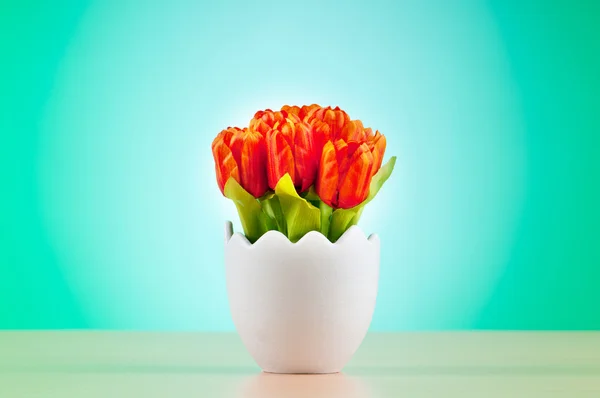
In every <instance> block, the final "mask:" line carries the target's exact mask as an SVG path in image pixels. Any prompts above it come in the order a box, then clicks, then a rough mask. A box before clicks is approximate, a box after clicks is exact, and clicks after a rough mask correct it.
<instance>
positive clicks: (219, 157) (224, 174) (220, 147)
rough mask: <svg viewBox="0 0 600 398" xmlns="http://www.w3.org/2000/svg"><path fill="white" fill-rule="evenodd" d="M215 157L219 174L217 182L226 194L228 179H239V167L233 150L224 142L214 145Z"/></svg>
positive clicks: (216, 169) (216, 170)
mask: <svg viewBox="0 0 600 398" xmlns="http://www.w3.org/2000/svg"><path fill="white" fill-rule="evenodd" d="M212 152H213V157H214V160H215V172H216V174H217V184H218V185H219V189H220V190H221V193H223V194H224V189H225V184H226V183H227V180H229V179H230V177H231V178H232V179H235V180H239V179H240V175H239V169H238V166H237V163H236V161H235V159H234V158H233V154H232V153H231V150H230V149H229V148H228V147H227V146H226V145H225V143H224V142H222V141H220V142H216V143H214V144H213V147H212Z"/></svg>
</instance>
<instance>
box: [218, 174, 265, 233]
mask: <svg viewBox="0 0 600 398" xmlns="http://www.w3.org/2000/svg"><path fill="white" fill-rule="evenodd" d="M223 191H224V193H225V197H227V198H229V199H231V200H232V201H233V203H234V204H235V207H236V208H237V211H238V214H239V216H240V221H241V223H242V228H243V229H244V234H245V235H246V238H247V239H248V240H249V241H250V242H252V243H254V242H256V241H257V240H258V238H260V237H261V236H262V235H263V234H264V233H265V232H267V231H268V230H270V229H275V228H276V224H275V221H274V220H273V219H271V218H270V217H269V216H267V214H265V213H264V212H263V209H262V207H261V205H260V202H259V201H258V199H256V198H255V197H254V196H252V195H251V194H250V193H248V192H247V191H246V190H245V189H244V188H243V187H242V186H241V185H240V184H239V183H238V182H237V181H236V180H235V179H234V178H230V179H228V180H227V182H226V183H225V188H224V189H223Z"/></svg>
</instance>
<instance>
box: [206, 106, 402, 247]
mask: <svg viewBox="0 0 600 398" xmlns="http://www.w3.org/2000/svg"><path fill="white" fill-rule="evenodd" d="M385 148H386V139H385V136H384V135H382V134H381V133H379V131H375V132H373V130H372V129H370V128H365V127H364V126H363V124H362V123H361V121H360V120H351V119H350V116H348V114H347V113H346V112H344V111H343V110H342V109H340V108H339V107H335V108H332V107H321V106H319V105H316V104H313V105H305V106H302V107H298V106H287V105H286V106H283V107H282V108H281V110H278V111H272V110H270V109H267V110H264V111H258V112H256V114H255V115H254V117H253V118H252V120H250V123H249V125H248V127H244V128H238V127H228V128H227V129H225V130H223V131H221V132H220V133H219V134H218V135H217V137H216V138H215V139H214V141H213V143H212V153H213V157H214V161H215V171H216V175H217V183H218V185H219V188H220V190H221V192H222V193H223V195H224V196H225V197H227V198H229V199H231V200H232V201H233V202H234V203H235V206H236V208H237V211H238V213H239V216H240V221H241V223H242V228H243V229H244V234H245V235H246V238H247V239H248V240H249V241H250V242H255V241H256V240H258V239H259V238H260V237H261V236H262V235H263V234H264V233H266V232H267V231H270V230H277V231H279V232H281V233H283V234H284V235H286V236H287V237H288V239H289V240H290V241H292V242H297V241H298V240H300V239H301V238H302V237H303V236H304V235H305V234H306V233H308V232H309V231H319V232H321V233H322V234H323V235H325V236H326V237H327V238H328V239H329V240H330V241H332V242H335V241H336V240H337V239H339V237H340V236H342V235H343V233H344V232H345V231H346V230H347V229H348V228H350V226H352V225H355V224H357V223H358V220H359V218H360V216H361V214H362V211H363V209H364V206H365V205H366V204H367V203H369V202H370V201H371V200H372V199H373V198H374V197H375V195H376V194H377V192H378V191H379V189H380V188H381V186H382V185H383V183H384V182H385V181H386V180H387V179H388V178H389V176H390V175H391V173H392V170H393V168H394V164H395V161H396V158H395V157H392V158H391V159H390V160H389V161H388V162H387V163H386V164H385V165H383V166H382V161H383V155H384V153H385Z"/></svg>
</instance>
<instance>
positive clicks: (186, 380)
mask: <svg viewBox="0 0 600 398" xmlns="http://www.w3.org/2000/svg"><path fill="white" fill-rule="evenodd" d="M138 396H139V397H211V398H212V397H215V398H218V397H235V398H238V397H239V398H242V397H246V398H254V397H260V398H270V397H311V398H319V397H327V398H336V397H344V398H354V397H357V398H358V397H411V398H413V397H461V398H464V397H528V398H534V397H596V398H597V397H600V332H444V333H434V332H428V333H370V334H369V335H367V337H366V339H365V341H364V342H363V344H362V345H361V347H360V348H359V350H358V351H357V352H356V354H355V356H354V357H353V358H352V360H351V361H350V363H349V364H348V365H347V366H346V367H345V368H344V370H343V372H342V373H338V374H332V375H276V374H269V373H263V372H261V370H260V369H259V368H258V367H257V366H256V365H255V364H254V362H253V361H252V358H251V357H250V356H249V354H248V353H247V352H246V350H245V349H244V346H243V344H242V342H241V340H240V338H239V337H238V336H237V335H236V334H234V333H214V334H210V333H167V332H165V333H159V332H103V331H97V332H94V331H91V332H89V331H85V332H84V331H35V332H34V331H31V332H29V331H27V332H25V331H24V332H16V331H15V332H0V397H2V398H4V397H7V398H8V397H11V398H12V397H61V398H63V397H64V398H70V397H86V398H89V397H138Z"/></svg>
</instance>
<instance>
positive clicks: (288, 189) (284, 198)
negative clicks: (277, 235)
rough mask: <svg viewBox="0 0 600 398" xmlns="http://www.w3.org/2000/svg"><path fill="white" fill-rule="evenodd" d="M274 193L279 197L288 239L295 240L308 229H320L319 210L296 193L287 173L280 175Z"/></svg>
mask: <svg viewBox="0 0 600 398" xmlns="http://www.w3.org/2000/svg"><path fill="white" fill-rule="evenodd" d="M275 195H277V197H278V198H279V204H280V206H281V211H282V213H283V218H284V219H285V223H286V226H287V236H288V238H289V240H290V241H292V242H297V241H299V240H300V238H302V237H303V236H304V235H305V234H306V233H308V232H309V231H319V230H320V227H321V212H320V211H319V209H318V208H316V207H315V206H313V205H312V204H311V203H310V202H309V201H307V200H306V199H304V198H302V197H300V195H298V193H297V192H296V188H295V187H294V183H293V182H292V178H291V177H290V176H289V174H286V175H284V176H283V177H281V179H280V180H279V182H278V183H277V186H275Z"/></svg>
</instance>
